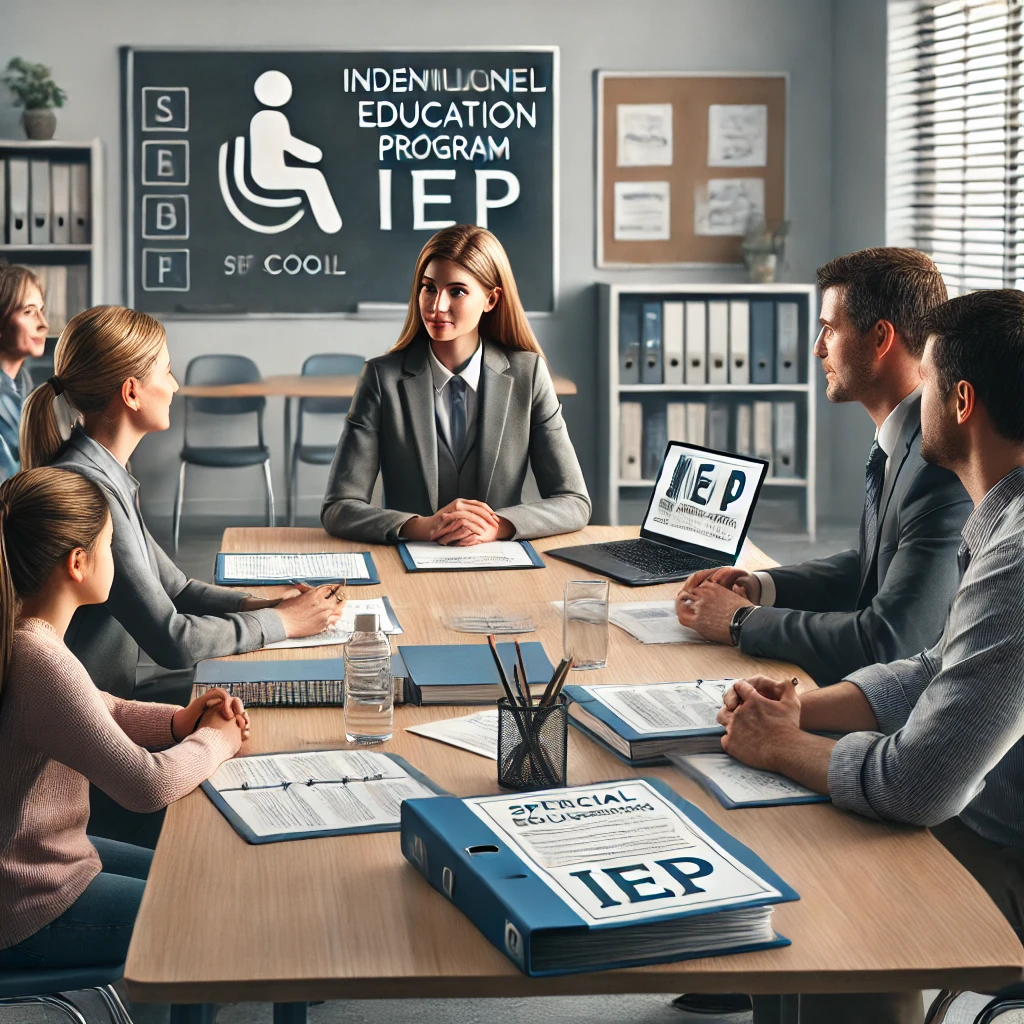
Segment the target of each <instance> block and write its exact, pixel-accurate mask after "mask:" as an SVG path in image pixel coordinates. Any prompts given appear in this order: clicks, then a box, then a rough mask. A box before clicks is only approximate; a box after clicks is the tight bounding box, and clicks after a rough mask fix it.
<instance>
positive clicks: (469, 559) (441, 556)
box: [406, 540, 533, 569]
mask: <svg viewBox="0 0 1024 1024" xmlns="http://www.w3.org/2000/svg"><path fill="white" fill-rule="evenodd" d="M406 547H407V548H408V549H409V555H410V556H411V558H412V561H413V565H415V566H416V568H417V569H510V568H515V567H517V566H528V565H533V561H532V559H531V558H530V555H529V552H527V550H526V548H524V547H523V545H522V544H520V543H519V541H516V540H495V541H491V542H490V543H488V544H474V545H473V546H472V547H445V546H444V545H443V544H434V543H431V542H430V541H412V542H410V543H409V544H407V545H406Z"/></svg>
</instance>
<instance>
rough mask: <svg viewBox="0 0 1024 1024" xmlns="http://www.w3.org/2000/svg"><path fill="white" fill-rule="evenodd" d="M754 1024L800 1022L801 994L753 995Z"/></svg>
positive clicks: (795, 1023) (790, 1023) (794, 1023)
mask: <svg viewBox="0 0 1024 1024" xmlns="http://www.w3.org/2000/svg"><path fill="white" fill-rule="evenodd" d="M752 1001H753V1004H754V1024H799V1021H800V997H799V996H753V997H752Z"/></svg>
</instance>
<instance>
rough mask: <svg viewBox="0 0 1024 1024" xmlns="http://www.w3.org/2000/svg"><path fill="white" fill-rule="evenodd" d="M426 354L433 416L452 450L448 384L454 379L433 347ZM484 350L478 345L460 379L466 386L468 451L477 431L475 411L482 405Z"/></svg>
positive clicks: (428, 348)
mask: <svg viewBox="0 0 1024 1024" xmlns="http://www.w3.org/2000/svg"><path fill="white" fill-rule="evenodd" d="M427 354H428V356H429V357H430V373H431V376H432V377H433V378H434V412H435V413H436V415H437V423H438V426H439V427H440V429H441V433H442V434H443V435H444V439H445V442H446V443H447V445H448V447H449V448H451V446H452V424H451V420H452V408H451V395H450V389H449V387H448V382H449V381H450V380H451V379H452V377H455V376H456V374H454V373H452V371H451V370H449V369H448V367H447V366H444V365H443V364H442V363H441V361H440V360H439V359H438V358H437V356H435V355H434V349H433V346H432V345H428V346H427ZM483 357H484V347H483V345H481V344H477V346H476V351H475V352H474V353H473V355H472V357H471V358H470V360H469V362H468V363H466V365H465V366H464V367H463V368H462V370H461V371H460V372H459V374H458V376H459V377H461V378H462V379H463V380H464V381H465V382H466V446H467V448H468V447H469V444H470V440H471V438H472V437H473V436H474V433H475V431H476V410H477V406H478V405H479V404H480V400H479V396H478V395H477V392H478V391H479V389H480V368H481V366H482V365H483Z"/></svg>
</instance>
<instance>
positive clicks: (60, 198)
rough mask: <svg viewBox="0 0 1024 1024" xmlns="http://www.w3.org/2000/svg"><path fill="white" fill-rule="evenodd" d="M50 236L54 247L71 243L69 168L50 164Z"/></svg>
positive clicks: (60, 164) (55, 163)
mask: <svg viewBox="0 0 1024 1024" xmlns="http://www.w3.org/2000/svg"><path fill="white" fill-rule="evenodd" d="M50 236H51V238H52V239H53V244H54V245H69V244H70V242H71V166H70V164H65V163H61V162H60V161H57V160H54V161H53V162H52V163H51V164H50Z"/></svg>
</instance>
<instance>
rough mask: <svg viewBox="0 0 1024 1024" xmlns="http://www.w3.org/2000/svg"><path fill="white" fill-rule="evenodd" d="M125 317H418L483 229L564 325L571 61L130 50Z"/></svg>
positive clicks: (521, 53) (507, 54)
mask: <svg viewBox="0 0 1024 1024" xmlns="http://www.w3.org/2000/svg"><path fill="white" fill-rule="evenodd" d="M122 79H123V101H124V115H125V116H124V124H125V131H126V144H125V146H124V154H125V167H124V175H125V217H124V224H125V233H126V238H125V248H124V251H125V264H126V267H125V272H126V292H127V297H128V303H129V305H131V306H133V307H135V308H137V309H141V310H145V311H147V312H150V313H155V314H162V315H175V314H181V315H193V316H195V315H198V316H246V315H278V316H282V315H283V316H296V315H303V314H311V315H323V314H331V313H349V312H354V311H356V309H357V306H358V305H359V304H361V303H405V302H407V301H408V298H409V291H410V286H411V283H412V272H413V269H414V265H415V260H416V255H417V253H418V252H419V250H420V248H421V247H422V246H423V244H424V242H425V241H426V240H427V239H428V238H429V237H430V235H431V234H432V233H433V232H434V231H435V230H437V227H438V226H441V225H442V224H443V223H445V222H451V223H482V222H484V221H486V226H487V227H488V228H489V229H490V230H491V231H493V232H494V233H495V234H496V235H497V236H498V238H499V239H501V241H502V244H503V245H504V246H505V249H506V251H507V253H508V255H509V259H510V261H511V263H512V268H513V271H514V273H515V276H516V282H517V284H518V287H519V292H520V295H521V297H522V300H523V304H524V306H525V307H526V309H527V310H528V311H531V312H546V311H551V310H553V309H554V304H555V295H556V271H557V260H556V253H557V246H556V227H557V219H556V218H557V180H556V178H557V157H556V153H557V144H558V50H557V48H556V47H537V48H533V47H531V48H505V49H501V50H488V49H477V50H468V49H467V50H417V51H403V50H382V51H337V50H331V51H327V50H283V51H270V50H267V51H244V50H216V51H213V50H194V49H179V50H171V49H168V50H156V49H153V50H150V49H125V50H123V51H122Z"/></svg>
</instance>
